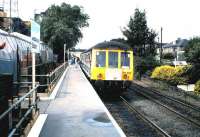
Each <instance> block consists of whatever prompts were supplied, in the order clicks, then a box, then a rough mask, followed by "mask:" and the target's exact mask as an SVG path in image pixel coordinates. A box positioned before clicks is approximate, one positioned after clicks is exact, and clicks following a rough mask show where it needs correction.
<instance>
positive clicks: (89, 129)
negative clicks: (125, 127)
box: [28, 65, 125, 137]
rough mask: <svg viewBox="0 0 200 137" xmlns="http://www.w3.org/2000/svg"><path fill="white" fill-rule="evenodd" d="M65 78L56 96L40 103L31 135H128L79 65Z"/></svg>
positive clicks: (88, 136) (104, 136)
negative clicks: (37, 116) (39, 109)
mask: <svg viewBox="0 0 200 137" xmlns="http://www.w3.org/2000/svg"><path fill="white" fill-rule="evenodd" d="M62 77H63V78H61V79H62V81H61V84H60V86H59V87H58V90H57V93H56V94H55V95H56V96H55V99H51V100H45V101H43V102H42V103H41V104H40V107H41V110H42V111H41V114H40V116H39V118H38V120H37V121H36V122H35V124H34V126H33V128H32V129H31V131H30V133H29V135H28V137H37V136H40V137H94V136H96V137H123V136H124V137H125V134H124V133H123V131H122V130H121V128H120V127H119V126H118V124H117V123H116V122H115V120H114V119H113V118H112V116H111V114H110V113H109V112H108V110H107V109H106V107H105V106H104V104H103V103H102V101H101V100H100V98H99V97H98V95H97V94H96V92H95V90H94V89H93V87H92V86H91V84H90V83H89V81H88V80H87V79H86V77H85V76H84V74H83V72H82V71H81V69H80V67H79V66H78V65H72V66H69V67H68V68H67V70H66V73H64V74H63V76H62Z"/></svg>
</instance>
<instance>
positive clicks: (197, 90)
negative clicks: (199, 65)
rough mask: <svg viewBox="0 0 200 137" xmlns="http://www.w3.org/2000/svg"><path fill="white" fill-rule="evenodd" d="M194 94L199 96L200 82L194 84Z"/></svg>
mask: <svg viewBox="0 0 200 137" xmlns="http://www.w3.org/2000/svg"><path fill="white" fill-rule="evenodd" d="M194 92H195V93H197V94H200V80H198V81H197V82H196V83H195V87H194Z"/></svg>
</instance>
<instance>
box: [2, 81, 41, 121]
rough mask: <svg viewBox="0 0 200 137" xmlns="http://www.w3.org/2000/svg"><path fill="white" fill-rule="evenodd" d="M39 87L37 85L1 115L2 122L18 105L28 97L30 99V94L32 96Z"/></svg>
mask: <svg viewBox="0 0 200 137" xmlns="http://www.w3.org/2000/svg"><path fill="white" fill-rule="evenodd" d="M38 87H39V85H36V86H35V87H34V88H33V89H31V90H30V91H29V92H28V93H26V94H25V95H24V96H22V97H20V99H19V100H18V101H17V102H15V103H14V104H13V105H12V106H11V107H10V108H8V109H7V110H6V111H5V112H4V113H2V114H1V115H0V120H2V119H3V118H4V117H5V116H6V115H7V114H8V113H9V112H10V111H11V110H12V109H13V108H15V107H16V106H17V105H19V104H20V103H21V102H22V101H24V100H25V98H26V97H28V96H29V95H30V94H32V93H33V92H34V91H35V90H36V89H37V88H38Z"/></svg>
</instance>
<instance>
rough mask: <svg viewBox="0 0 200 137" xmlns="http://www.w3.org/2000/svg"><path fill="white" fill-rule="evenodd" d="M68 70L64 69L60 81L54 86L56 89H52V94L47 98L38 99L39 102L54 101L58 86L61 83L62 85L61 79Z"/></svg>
mask: <svg viewBox="0 0 200 137" xmlns="http://www.w3.org/2000/svg"><path fill="white" fill-rule="evenodd" d="M68 69H69V66H68V67H67V68H66V70H65V71H64V73H63V75H62V76H61V78H60V80H59V81H58V83H57V84H56V87H55V88H54V90H53V92H52V93H51V95H50V96H49V97H40V100H43V101H45V100H54V99H55V97H56V95H57V92H58V89H59V88H60V85H61V83H62V81H63V79H64V77H65V75H66V73H67V71H68Z"/></svg>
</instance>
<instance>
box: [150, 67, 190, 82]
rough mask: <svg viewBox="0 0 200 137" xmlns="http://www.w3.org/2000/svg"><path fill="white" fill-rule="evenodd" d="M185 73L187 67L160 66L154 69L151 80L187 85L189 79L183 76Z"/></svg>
mask: <svg viewBox="0 0 200 137" xmlns="http://www.w3.org/2000/svg"><path fill="white" fill-rule="evenodd" d="M185 71H186V68H185V67H173V66H168V65H165V66H160V67H156V68H155V69H154V71H153V72H152V75H151V78H153V79H157V80H163V81H166V82H168V83H170V84H173V85H178V84H186V83H187V81H188V79H187V77H183V76H182V75H183V73H184V72H185Z"/></svg>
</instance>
